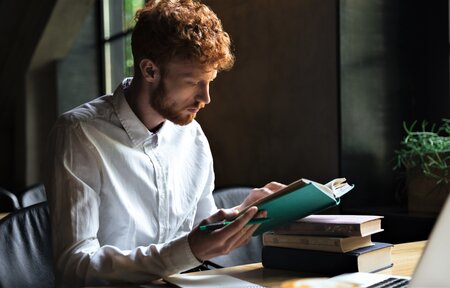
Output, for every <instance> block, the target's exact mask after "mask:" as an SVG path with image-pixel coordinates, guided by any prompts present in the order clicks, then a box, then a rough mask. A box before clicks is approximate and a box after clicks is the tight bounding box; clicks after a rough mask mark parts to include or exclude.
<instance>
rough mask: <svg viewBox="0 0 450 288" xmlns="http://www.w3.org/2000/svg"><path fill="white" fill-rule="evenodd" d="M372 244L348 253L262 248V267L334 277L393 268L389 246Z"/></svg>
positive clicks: (390, 245)
mask: <svg viewBox="0 0 450 288" xmlns="http://www.w3.org/2000/svg"><path fill="white" fill-rule="evenodd" d="M373 244H374V245H372V246H368V247H363V248H359V249H355V250H353V251H350V252H347V253H336V252H326V251H315V250H305V249H293V248H281V247H273V246H263V249H262V264H263V266H264V267H265V268H272V269H283V270H292V271H299V272H308V273H319V274H323V275H327V276H335V275H338V274H342V273H349V272H377V271H380V270H384V269H387V268H390V267H392V265H393V264H392V259H391V249H392V244H389V243H381V242H373Z"/></svg>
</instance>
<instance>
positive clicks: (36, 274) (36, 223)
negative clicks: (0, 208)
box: [0, 202, 55, 288]
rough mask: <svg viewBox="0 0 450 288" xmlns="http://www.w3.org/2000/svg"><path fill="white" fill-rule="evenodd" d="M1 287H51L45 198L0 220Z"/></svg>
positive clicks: (50, 250) (50, 257)
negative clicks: (41, 201) (43, 200)
mask: <svg viewBox="0 0 450 288" xmlns="http://www.w3.org/2000/svg"><path fill="white" fill-rule="evenodd" d="M0 259H1V260H0V287H11V288H13V287H38V288H40V287H42V288H46V287H54V286H55V275H54V271H53V262H52V246H51V229H50V217H49V209H48V204H47V202H43V203H40V204H36V205H33V206H30V207H27V208H23V209H21V210H19V211H17V212H13V213H11V214H9V215H8V216H6V217H5V218H3V219H2V220H0Z"/></svg>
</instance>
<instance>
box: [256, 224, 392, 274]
mask: <svg viewBox="0 0 450 288" xmlns="http://www.w3.org/2000/svg"><path fill="white" fill-rule="evenodd" d="M382 218H383V217H382V216H372V215H310V216H308V217H305V218H303V219H300V220H298V221H295V222H291V223H288V224H285V225H283V226H280V227H279V228H277V229H275V230H273V231H270V232H266V233H264V234H263V250H262V264H263V266H264V267H266V268H274V269H286V270H294V271H301V272H311V273H320V274H325V275H330V276H332V275H338V274H342V273H348V272H377V271H380V270H384V269H387V268H390V267H392V265H393V264H392V259H391V249H392V246H393V245H392V244H390V243H381V242H372V239H371V236H372V235H373V234H375V233H379V232H381V231H383V229H382V228H381V219H382Z"/></svg>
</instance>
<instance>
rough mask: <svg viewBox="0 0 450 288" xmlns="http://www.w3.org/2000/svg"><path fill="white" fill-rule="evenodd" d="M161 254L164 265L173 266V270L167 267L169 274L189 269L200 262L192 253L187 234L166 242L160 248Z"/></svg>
mask: <svg viewBox="0 0 450 288" xmlns="http://www.w3.org/2000/svg"><path fill="white" fill-rule="evenodd" d="M161 256H162V259H164V261H165V262H166V267H173V270H172V269H169V271H170V273H169V274H175V273H179V272H182V271H185V270H189V269H191V268H194V267H197V266H199V265H201V264H202V262H200V261H199V260H198V259H197V258H196V257H195V255H194V254H193V253H192V250H191V246H190V245H189V241H188V234H186V235H183V236H181V237H179V238H177V239H175V240H173V241H171V242H170V243H168V244H167V246H165V247H164V248H163V249H162V251H161Z"/></svg>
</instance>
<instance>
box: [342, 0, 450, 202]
mask: <svg viewBox="0 0 450 288" xmlns="http://www.w3.org/2000/svg"><path fill="white" fill-rule="evenodd" d="M448 11H449V10H448V1H447V0H439V1H438V0H436V1H426V3H425V1H418V0H413V1H400V0H370V1H359V0H341V1H340V42H341V43H340V48H341V52H340V55H341V57H340V59H341V64H340V84H341V89H340V94H341V115H342V116H341V119H342V124H341V137H342V160H341V169H342V173H343V174H344V175H346V176H347V177H348V178H349V179H352V180H353V181H354V183H355V184H356V185H357V187H358V189H357V193H350V194H349V195H348V197H347V199H346V201H343V202H342V205H343V207H365V206H372V207H373V206H396V205H397V206H398V205H400V206H401V205H402V204H401V203H402V202H399V199H397V197H396V196H401V191H402V189H403V188H402V177H401V176H402V175H401V174H400V172H398V171H393V169H392V168H393V166H394V161H393V159H394V151H395V150H396V149H398V148H399V143H400V140H401V138H402V137H403V135H404V132H403V127H402V123H403V121H406V122H407V123H409V124H411V123H412V121H413V120H418V121H422V120H428V121H431V122H434V121H439V120H440V119H441V118H444V117H447V118H448V117H450V97H449V72H448V71H449V39H448V37H449V36H448V34H449V31H448ZM399 193H400V194H399Z"/></svg>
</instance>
